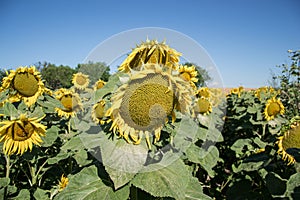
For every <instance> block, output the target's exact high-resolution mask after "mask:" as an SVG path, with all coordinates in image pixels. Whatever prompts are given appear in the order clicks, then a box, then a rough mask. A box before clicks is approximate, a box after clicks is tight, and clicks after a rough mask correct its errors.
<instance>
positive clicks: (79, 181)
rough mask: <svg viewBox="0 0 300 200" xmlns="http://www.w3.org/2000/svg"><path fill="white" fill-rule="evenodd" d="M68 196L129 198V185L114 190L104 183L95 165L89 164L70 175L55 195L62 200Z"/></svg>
mask: <svg viewBox="0 0 300 200" xmlns="http://www.w3.org/2000/svg"><path fill="white" fill-rule="evenodd" d="M70 197H72V200H77V199H78V200H79V199H80V200H89V199H111V200H123V199H124V200H126V199H128V198H129V186H124V187H122V188H121V189H119V190H117V191H114V190H113V188H112V187H110V186H108V185H106V184H104V183H103V182H102V180H101V179H100V178H99V176H98V170H97V168H96V166H90V167H87V168H84V169H83V170H82V171H80V172H79V173H77V174H75V175H74V176H70V177H69V184H68V185H67V187H66V188H65V189H64V190H63V191H62V192H60V193H59V194H58V195H57V196H56V199H58V200H63V199H69V198H70Z"/></svg>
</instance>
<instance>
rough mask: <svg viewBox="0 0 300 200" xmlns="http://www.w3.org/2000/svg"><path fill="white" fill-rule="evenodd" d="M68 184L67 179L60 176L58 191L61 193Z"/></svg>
mask: <svg viewBox="0 0 300 200" xmlns="http://www.w3.org/2000/svg"><path fill="white" fill-rule="evenodd" d="M68 184H69V178H68V177H65V176H64V175H61V178H60V181H59V183H58V187H59V188H58V191H60V192H61V191H62V190H63V189H65V188H66V187H67V185H68Z"/></svg>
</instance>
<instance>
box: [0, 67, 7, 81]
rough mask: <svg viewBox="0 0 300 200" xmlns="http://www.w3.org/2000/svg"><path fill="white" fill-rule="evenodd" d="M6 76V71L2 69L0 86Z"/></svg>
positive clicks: (0, 71)
mask: <svg viewBox="0 0 300 200" xmlns="http://www.w3.org/2000/svg"><path fill="white" fill-rule="evenodd" d="M5 76H6V71H5V70H4V69H0V84H2V79H3V78H4V77H5Z"/></svg>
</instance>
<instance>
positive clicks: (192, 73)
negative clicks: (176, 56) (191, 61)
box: [178, 65, 198, 88]
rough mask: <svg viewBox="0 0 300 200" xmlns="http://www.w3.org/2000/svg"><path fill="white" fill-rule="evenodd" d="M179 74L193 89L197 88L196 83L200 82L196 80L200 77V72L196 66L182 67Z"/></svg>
mask: <svg viewBox="0 0 300 200" xmlns="http://www.w3.org/2000/svg"><path fill="white" fill-rule="evenodd" d="M178 72H179V73H180V77H181V78H182V79H183V80H185V81H188V82H189V83H190V84H191V86H192V87H194V88H195V87H196V85H195V83H197V82H198V79H197V78H196V77H197V75H198V72H197V70H196V68H195V66H190V67H189V66H187V65H184V66H182V65H181V66H180V67H179V69H178Z"/></svg>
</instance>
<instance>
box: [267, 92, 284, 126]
mask: <svg viewBox="0 0 300 200" xmlns="http://www.w3.org/2000/svg"><path fill="white" fill-rule="evenodd" d="M278 114H282V115H283V114H284V106H283V104H282V103H281V101H280V99H276V98H275V97H272V98H271V99H269V100H268V101H267V105H266V107H265V110H264V115H265V119H266V120H267V121H269V120H272V119H274V117H275V116H276V115H278Z"/></svg>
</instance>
